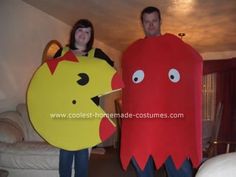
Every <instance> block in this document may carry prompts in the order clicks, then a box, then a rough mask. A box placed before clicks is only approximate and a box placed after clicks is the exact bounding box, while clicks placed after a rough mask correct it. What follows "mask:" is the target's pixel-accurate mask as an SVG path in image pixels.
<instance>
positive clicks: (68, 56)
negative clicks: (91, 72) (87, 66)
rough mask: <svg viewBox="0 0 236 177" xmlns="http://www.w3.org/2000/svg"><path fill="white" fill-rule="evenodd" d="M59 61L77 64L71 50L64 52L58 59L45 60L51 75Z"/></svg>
mask: <svg viewBox="0 0 236 177" xmlns="http://www.w3.org/2000/svg"><path fill="white" fill-rule="evenodd" d="M61 61H72V62H78V59H77V58H76V56H75V55H74V54H73V52H72V51H71V50H69V51H68V52H66V53H65V54H64V55H63V56H61V57H58V58H50V59H48V60H47V65H48V68H49V69H50V71H51V74H53V73H54V71H55V70H56V68H57V65H58V63H59V62H61Z"/></svg>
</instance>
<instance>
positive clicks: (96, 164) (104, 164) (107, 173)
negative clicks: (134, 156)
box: [89, 148, 166, 177]
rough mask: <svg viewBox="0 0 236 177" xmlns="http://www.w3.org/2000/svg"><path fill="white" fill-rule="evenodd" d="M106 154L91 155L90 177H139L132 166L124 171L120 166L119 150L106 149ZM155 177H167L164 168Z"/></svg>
mask: <svg viewBox="0 0 236 177" xmlns="http://www.w3.org/2000/svg"><path fill="white" fill-rule="evenodd" d="M105 150H106V153H105V154H103V155H102V154H94V153H92V154H91V157H90V161H89V177H137V176H136V174H135V171H134V169H133V167H132V165H129V167H128V169H127V171H124V170H123V169H122V167H121V164H120V159H119V153H118V150H117V149H114V148H106V149H105ZM155 177H166V174H165V170H164V168H160V169H159V170H158V171H156V174H155Z"/></svg>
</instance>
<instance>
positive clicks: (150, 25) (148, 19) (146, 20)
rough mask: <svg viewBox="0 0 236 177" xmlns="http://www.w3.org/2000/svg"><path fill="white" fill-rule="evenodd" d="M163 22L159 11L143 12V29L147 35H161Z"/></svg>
mask: <svg viewBox="0 0 236 177" xmlns="http://www.w3.org/2000/svg"><path fill="white" fill-rule="evenodd" d="M160 26H161V22H160V20H159V17H158V13H157V12H152V13H145V14H143V30H144V33H145V35H146V36H147V37H152V36H159V35H160V33H161V29H160Z"/></svg>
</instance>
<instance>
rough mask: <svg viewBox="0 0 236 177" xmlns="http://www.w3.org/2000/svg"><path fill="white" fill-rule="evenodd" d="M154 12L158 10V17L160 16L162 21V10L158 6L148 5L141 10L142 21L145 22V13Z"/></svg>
mask: <svg viewBox="0 0 236 177" xmlns="http://www.w3.org/2000/svg"><path fill="white" fill-rule="evenodd" d="M153 12H157V14H158V17H159V21H161V12H160V10H159V9H158V8H156V7H153V6H148V7H146V8H144V9H143V10H142V12H141V15H140V19H141V22H142V23H143V15H144V14H150V13H153Z"/></svg>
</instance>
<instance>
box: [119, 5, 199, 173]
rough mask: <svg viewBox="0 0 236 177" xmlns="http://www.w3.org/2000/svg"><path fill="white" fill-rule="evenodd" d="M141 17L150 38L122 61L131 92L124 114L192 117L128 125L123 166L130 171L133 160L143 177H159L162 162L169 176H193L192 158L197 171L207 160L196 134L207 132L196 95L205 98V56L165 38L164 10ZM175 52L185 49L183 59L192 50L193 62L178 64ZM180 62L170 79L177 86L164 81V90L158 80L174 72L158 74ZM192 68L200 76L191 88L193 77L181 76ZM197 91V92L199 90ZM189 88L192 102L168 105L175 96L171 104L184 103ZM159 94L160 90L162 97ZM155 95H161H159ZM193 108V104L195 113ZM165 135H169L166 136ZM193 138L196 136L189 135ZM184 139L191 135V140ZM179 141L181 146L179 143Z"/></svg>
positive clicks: (126, 96) (126, 92)
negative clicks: (174, 113) (177, 113)
mask: <svg viewBox="0 0 236 177" xmlns="http://www.w3.org/2000/svg"><path fill="white" fill-rule="evenodd" d="M140 17H141V22H142V26H143V31H144V33H145V39H140V40H137V41H136V42H134V43H133V44H132V45H131V46H130V47H129V48H128V49H127V50H126V51H125V52H124V55H123V58H122V69H123V79H124V82H125V88H124V90H123V95H122V98H123V101H122V104H123V111H124V113H132V114H133V117H131V118H137V116H140V115H138V113H149V114H148V116H147V114H145V116H146V117H144V115H142V116H143V118H151V116H150V115H151V114H155V113H156V112H158V111H159V112H161V111H162V112H163V111H170V110H171V111H172V110H175V111H178V110H181V111H182V110H183V111H184V110H185V108H186V109H189V110H190V111H187V112H186V118H183V119H182V120H177V119H176V120H173V119H172V120H166V122H167V121H168V122H169V123H168V124H166V122H164V121H165V120H164V119H163V120H157V119H156V120H140V119H139V120H137V119H130V120H128V119H125V120H122V121H123V122H122V129H121V131H122V133H121V134H122V137H121V162H122V165H123V167H124V168H127V164H128V163H129V160H130V158H131V161H132V164H133V166H134V167H135V170H136V173H137V176H138V177H153V176H154V170H155V165H156V167H160V165H161V163H162V162H164V163H165V167H166V170H167V173H168V177H192V166H191V163H190V161H189V160H188V158H189V157H190V156H191V157H192V158H193V159H194V164H195V166H196V164H198V163H199V162H200V159H201V157H200V156H201V153H200V152H199V147H200V146H201V144H200V142H199V140H200V134H201V132H200V131H198V130H196V131H195V129H194V128H192V127H191V126H194V127H198V128H199V129H201V127H200V118H201V116H200V115H201V99H195V98H196V95H198V96H199V97H200V94H201V63H202V62H201V60H202V59H201V57H200V55H198V54H197V53H196V52H195V51H194V50H193V49H192V48H190V47H189V46H186V44H185V43H183V42H182V41H181V40H179V39H176V38H177V37H175V36H173V35H170V34H169V35H161V13H160V11H159V9H157V8H156V7H146V8H145V9H143V11H142V12H141V16H140ZM172 40H173V43H172ZM175 43H176V44H177V46H176V47H175V46H173V44H175ZM153 44H154V45H153ZM156 46H157V47H156ZM183 48H184V49H183ZM169 49H170V50H173V53H174V52H176V51H177V52H178V49H180V53H181V54H180V55H181V57H182V53H185V51H187V52H186V53H187V54H186V55H187V59H185V58H186V55H183V57H185V58H184V59H183V60H182V62H178V61H176V58H177V57H176V55H173V56H171V51H169ZM176 49H177V50H176ZM182 49H183V51H182ZM162 50H166V52H163V51H162ZM152 53H153V55H152ZM169 53H170V54H169ZM145 55H146V57H145ZM143 56H144V57H143ZM177 56H178V53H177ZM175 57H176V58H175ZM181 57H180V59H181ZM178 59H179V58H178ZM189 59H190V60H189ZM166 60H168V61H166ZM185 60H186V63H189V62H190V63H191V64H189V66H186V65H187V64H184V63H185ZM158 62H159V63H158ZM175 63H176V68H177V69H176V68H174V69H170V70H169V80H171V81H172V84H173V83H174V84H173V85H170V84H169V83H167V82H166V81H163V83H165V84H163V85H166V88H160V85H162V82H161V80H160V79H159V78H158V77H161V74H162V73H164V74H165V73H168V72H167V71H164V72H160V74H158V71H159V70H164V69H166V68H168V67H169V65H170V66H171V67H172V66H175ZM179 63H180V65H179ZM182 65H184V66H182ZM160 66H161V67H160ZM166 66H168V67H166ZM158 67H160V68H158ZM188 67H189V68H190V70H191V67H192V68H193V69H192V70H194V72H192V73H190V75H191V74H192V75H193V76H194V74H196V75H197V77H198V79H196V81H194V83H193V84H191V80H190V79H188V78H187V79H186V80H187V81H185V78H186V77H183V78H181V77H182V76H181V74H183V73H184V74H185V72H186V71H187V72H189V70H186V68H188ZM136 68H137V69H136ZM178 68H179V69H182V68H183V70H180V71H178ZM195 69H196V70H195ZM195 71H196V72H195ZM187 74H188V73H187ZM130 78H132V80H130ZM145 79H146V80H145ZM158 79H159V80H158ZM164 79H166V78H165V77H163V80H164ZM179 80H181V82H180V85H181V84H183V86H179V87H177V91H175V90H173V91H172V88H174V87H176V83H178V82H179ZM152 82H153V83H152ZM185 82H186V83H185ZM194 86H195V88H193V87H194ZM153 88H155V89H153ZM182 88H183V89H182ZM186 88H188V89H186ZM165 89H166V90H170V93H165ZM181 89H182V90H181ZM185 89H186V90H192V91H190V92H189V93H190V96H189V99H188V98H187V99H186V100H185V101H186V103H183V104H181V103H179V105H180V106H179V105H178V104H176V103H172V102H171V101H170V102H167V101H166V100H167V98H166V97H165V96H166V95H167V96H170V95H173V96H170V98H169V100H171V99H172V97H176V98H179V97H178V96H176V95H178V94H179V95H181V96H180V99H181V98H182V97H183V96H184V94H185V93H186V91H185ZM157 90H159V93H158V91H157ZM136 92H137V94H136ZM162 92H163V93H162ZM182 92H185V93H182ZM175 93H176V94H175ZM151 94H153V95H151ZM154 94H156V95H157V94H159V95H158V96H156V95H154ZM165 94H166V95H165ZM163 96H164V97H163ZM160 98H161V99H160ZM162 100H163V101H162ZM188 100H189V102H188ZM188 104H189V105H190V106H189V108H188ZM176 105H177V106H176ZM166 107H167V108H166ZM169 107H170V109H169ZM197 109H199V112H198V113H197V114H195V111H196V110H197ZM134 115H135V116H134ZM164 116H166V115H164ZM166 117H167V116H166ZM195 117H197V121H195ZM175 122H176V124H175ZM178 125H179V127H178ZM165 126H166V127H165ZM186 126H187V127H190V128H189V129H190V131H189V132H188V128H186V132H184V127H186ZM172 129H173V132H172ZM165 131H166V132H165ZM163 132H164V133H166V135H165V134H163ZM188 133H189V134H190V135H185V134H188ZM172 134H173V136H172ZM178 134H179V136H180V138H179V140H177V139H178ZM182 136H186V137H187V138H186V137H182ZM191 136H193V138H192V139H194V140H193V141H191V140H190V141H191V142H189V144H190V145H188V142H184V140H185V139H186V141H188V140H189V139H191ZM169 137H171V138H173V139H175V140H173V141H174V142H175V143H173V144H172V142H171V140H169ZM195 137H196V138H195ZM178 141H179V143H180V144H178ZM152 143H153V145H152ZM181 143H182V146H184V148H183V150H181V148H182V147H181ZM196 144H197V145H196ZM159 147H161V148H159ZM185 147H186V148H185ZM192 147H194V148H192ZM171 148H172V149H171ZM185 149H186V150H185ZM192 149H194V150H192ZM181 151H184V152H181ZM178 152H181V153H178ZM154 162H155V165H154ZM176 164H177V167H176Z"/></svg>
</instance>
